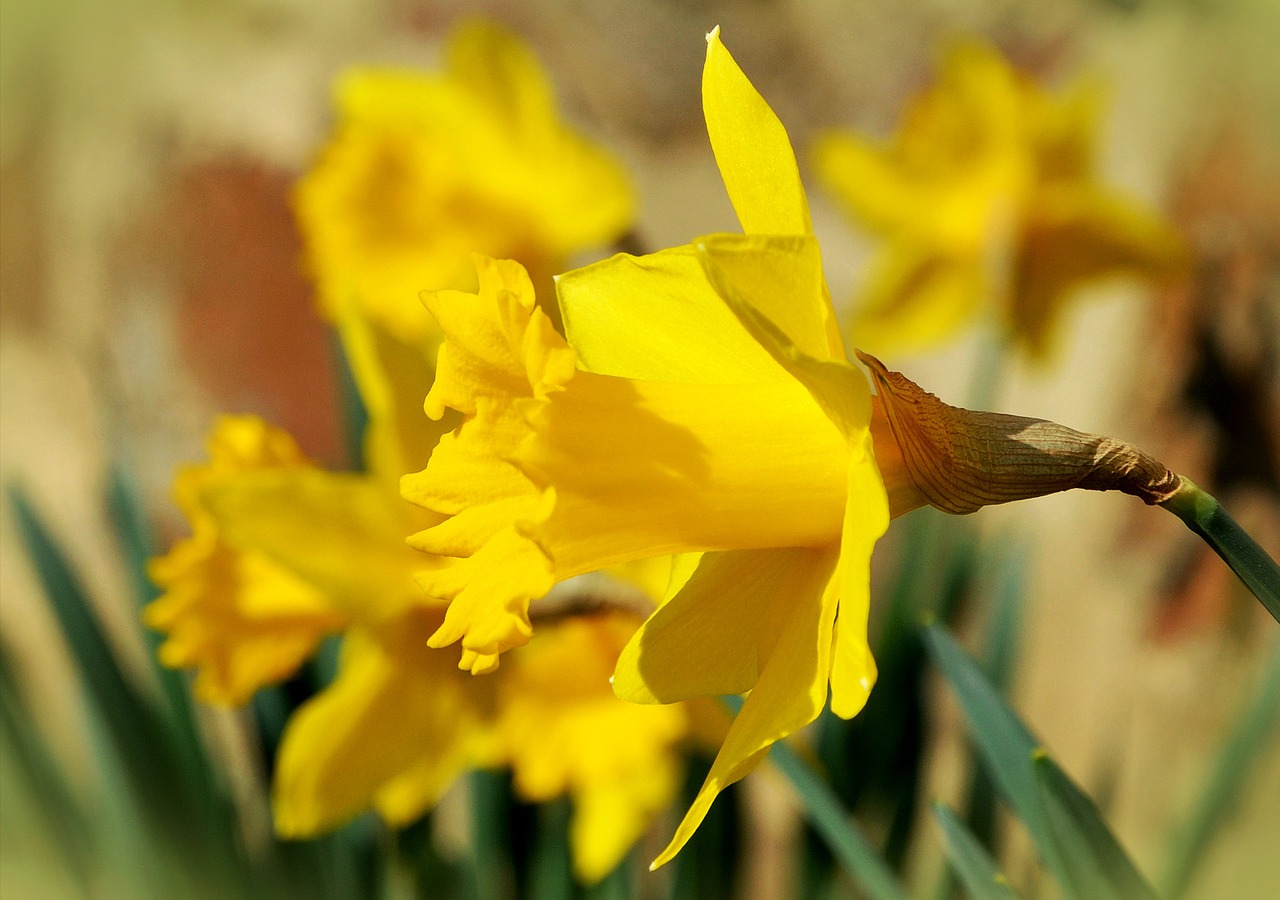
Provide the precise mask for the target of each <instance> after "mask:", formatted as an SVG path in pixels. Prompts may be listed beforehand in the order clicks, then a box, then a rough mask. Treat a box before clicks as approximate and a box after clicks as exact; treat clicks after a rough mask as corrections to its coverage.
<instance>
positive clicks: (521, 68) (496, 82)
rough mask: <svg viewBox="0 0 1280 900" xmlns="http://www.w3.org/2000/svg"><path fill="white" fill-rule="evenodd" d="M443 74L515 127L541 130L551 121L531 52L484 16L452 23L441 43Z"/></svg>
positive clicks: (551, 105) (542, 77)
mask: <svg viewBox="0 0 1280 900" xmlns="http://www.w3.org/2000/svg"><path fill="white" fill-rule="evenodd" d="M445 55H446V72H447V73H448V77H449V78H451V79H454V80H456V81H457V82H458V83H459V84H461V85H463V86H464V87H466V88H467V89H468V90H469V91H471V92H472V93H473V94H474V95H475V96H476V98H477V99H479V100H480V101H482V102H484V103H486V104H488V105H489V106H490V107H492V109H493V110H494V111H495V112H497V113H499V114H500V115H501V116H502V117H503V118H504V119H505V120H507V121H509V122H510V123H512V127H513V128H515V129H516V130H519V131H523V132H526V133H536V132H538V131H547V130H549V126H551V125H552V124H553V123H554V122H555V100H554V98H553V97H552V94H551V86H550V84H548V83H547V76H546V74H545V73H544V72H543V71H542V66H541V65H540V64H539V63H538V60H537V57H535V56H534V55H533V51H532V50H530V49H529V47H528V46H527V45H526V44H525V43H524V42H523V41H521V40H520V39H519V38H517V37H516V36H515V35H514V34H512V33H511V32H509V31H507V30H506V29H504V28H501V27H500V26H498V25H497V24H495V23H493V22H492V21H489V20H487V19H472V20H469V21H464V22H462V23H460V24H459V25H457V26H455V27H454V29H453V30H452V32H451V33H450V35H449V41H448V43H447V45H446V47H445Z"/></svg>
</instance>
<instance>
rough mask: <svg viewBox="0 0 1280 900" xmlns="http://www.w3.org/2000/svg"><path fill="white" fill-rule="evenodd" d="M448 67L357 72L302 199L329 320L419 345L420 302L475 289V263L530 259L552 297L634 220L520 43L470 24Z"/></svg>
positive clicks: (450, 50)
mask: <svg viewBox="0 0 1280 900" xmlns="http://www.w3.org/2000/svg"><path fill="white" fill-rule="evenodd" d="M445 57H446V58H445V65H444V71H443V72H441V73H440V74H438V75H428V74H423V73H419V72H416V71H413V70H409V69H389V68H381V69H375V68H356V69H351V70H349V71H347V72H345V73H344V74H343V75H342V76H341V77H340V78H339V79H338V83H337V87H336V90H335V103H336V107H337V125H336V130H335V133H334V136H333V138H332V140H331V141H330V143H329V144H328V146H327V147H326V148H325V149H324V151H323V153H322V154H321V155H320V157H319V159H318V160H317V162H316V164H315V165H314V167H313V168H312V169H311V170H310V171H309V172H308V173H307V174H306V176H305V177H304V178H303V179H302V180H301V182H300V183H299V185H298V189H297V193H296V195H295V208H296V211H297V217H298V223H299V225H300V227H301V230H302V235H303V238H304V242H305V249H306V261H307V267H308V269H309V270H310V272H311V274H312V276H313V277H314V278H315V281H316V284H317V286H318V288H319V294H320V299H321V305H322V307H323V308H324V309H325V310H327V311H328V312H329V314H330V315H335V316H336V315H337V311H339V310H341V309H342V308H343V307H344V306H345V305H346V304H349V303H355V304H357V305H358V306H360V307H362V308H363V309H365V310H366V313H367V314H368V315H369V316H370V317H371V318H373V319H375V320H376V321H378V322H380V323H381V324H382V325H383V326H384V327H386V328H387V329H389V330H390V331H391V333H392V334H394V335H396V336H397V337H398V338H399V339H401V340H403V341H406V342H411V343H419V344H420V343H421V342H422V340H423V338H424V336H426V335H429V334H431V333H433V331H434V327H433V324H432V323H431V320H430V318H429V317H428V316H427V315H426V314H425V313H424V312H423V310H422V307H421V305H420V304H419V303H418V302H417V296H418V293H419V291H421V290H422V289H423V288H424V287H450V286H452V287H460V288H466V287H472V286H474V273H473V270H472V268H471V266H470V263H469V259H470V256H469V254H470V253H471V252H473V251H480V252H483V253H488V254H491V255H494V256H503V257H511V258H514V259H519V260H521V261H522V262H524V263H525V264H526V265H527V266H528V267H529V268H530V270H531V271H534V272H536V273H537V275H538V277H539V278H540V279H545V280H546V283H547V284H548V285H549V284H550V277H551V275H552V273H554V272H558V271H561V270H562V269H563V268H564V266H565V263H566V262H567V260H568V258H569V257H570V256H571V255H572V254H574V253H576V252H579V251H581V250H583V249H587V248H590V247H596V246H600V245H603V244H606V243H608V242H609V241H611V240H613V239H614V238H616V237H618V236H619V235H620V234H621V233H622V232H623V231H625V230H626V229H627V228H628V227H629V225H630V223H631V218H632V215H633V207H634V199H633V196H632V191H631V187H630V184H629V182H628V180H627V177H626V174H625V173H624V171H623V169H622V168H621V166H620V165H619V164H618V163H617V162H616V161H615V160H614V158H613V157H612V156H610V155H609V154H608V153H607V152H606V151H604V150H603V149H602V148H600V147H597V146H595V145H594V144H591V143H589V142H588V141H587V140H586V139H585V138H583V137H582V136H581V135H579V134H578V133H577V132H575V131H573V130H572V129H570V128H569V127H568V126H566V125H565V124H564V123H563V122H562V121H561V120H560V118H559V116H558V114H557V112H556V105H555V101H554V97H553V95H552V92H551V89H550V86H549V84H548V82H547V78H546V75H545V73H544V72H543V71H542V68H541V66H540V65H539V64H538V61H537V60H536V58H535V57H534V56H533V53H532V52H531V51H530V50H529V48H528V47H526V46H525V45H524V44H523V43H522V42H520V41H519V40H518V39H517V38H516V37H515V36H513V35H511V34H509V33H507V32H506V31H504V30H502V29H500V28H499V27H497V26H496V25H493V24H491V23H488V22H482V21H477V22H471V23H468V24H465V25H463V26H460V27H459V28H457V29H456V30H455V32H454V34H453V36H452V37H451V39H450V40H449V42H448V44H447V46H446V51H445Z"/></svg>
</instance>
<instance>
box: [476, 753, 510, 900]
mask: <svg viewBox="0 0 1280 900" xmlns="http://www.w3.org/2000/svg"><path fill="white" fill-rule="evenodd" d="M467 787H468V788H469V789H470V792H471V854H472V857H471V864H472V873H471V874H472V891H473V893H472V897H474V898H475V900H500V898H503V897H508V896H512V895H513V893H514V888H515V876H514V873H513V870H512V863H511V856H510V854H509V853H508V850H507V843H508V836H509V834H510V831H509V829H508V827H507V826H508V820H509V815H510V811H511V799H512V798H511V777H510V775H509V774H508V773H506V772H498V771H490V770H487V769H477V770H476V771H474V772H472V773H471V774H470V775H469V776H468V784H467Z"/></svg>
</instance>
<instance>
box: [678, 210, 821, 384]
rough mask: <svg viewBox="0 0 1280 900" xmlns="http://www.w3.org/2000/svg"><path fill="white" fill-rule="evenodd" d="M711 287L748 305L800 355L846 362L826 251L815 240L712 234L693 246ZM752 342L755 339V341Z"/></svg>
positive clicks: (809, 236) (807, 236) (800, 236)
mask: <svg viewBox="0 0 1280 900" xmlns="http://www.w3.org/2000/svg"><path fill="white" fill-rule="evenodd" d="M694 246H695V247H696V249H697V252H698V258H699V260H700V261H701V262H702V263H703V265H704V266H705V267H706V268H707V270H708V272H714V276H713V277H712V281H713V283H714V284H715V285H716V286H717V289H718V290H719V288H720V287H722V286H723V287H726V288H727V289H728V290H729V291H730V292H731V293H732V294H733V295H734V296H736V297H740V298H743V299H745V300H747V301H748V302H750V303H751V304H752V305H753V306H754V307H755V308H756V309H757V310H758V311H759V312H760V313H761V314H762V315H763V316H764V317H765V318H767V319H768V320H769V321H771V322H773V323H774V324H775V325H777V326H778V328H779V329H780V330H781V331H782V333H783V334H785V335H786V336H787V339H788V340H789V341H790V342H791V343H792V344H793V345H795V347H796V349H797V350H799V351H800V352H801V353H805V354H808V355H809V356H813V357H816V358H818V359H844V358H845V356H844V345H843V343H842V341H841V339H840V326H839V323H838V322H837V321H836V317H835V311H834V310H833V309H832V308H831V299H830V297H829V296H828V295H827V283H826V280H825V279H824V278H823V276H822V252H821V250H820V249H819V248H818V241H817V239H816V238H814V237H813V236H812V235H795V236H791V235H788V236H778V235H756V234H750V235H733V234H713V235H708V236H706V237H703V238H699V239H698V240H697V241H695V242H694ZM753 340H755V338H754V336H753Z"/></svg>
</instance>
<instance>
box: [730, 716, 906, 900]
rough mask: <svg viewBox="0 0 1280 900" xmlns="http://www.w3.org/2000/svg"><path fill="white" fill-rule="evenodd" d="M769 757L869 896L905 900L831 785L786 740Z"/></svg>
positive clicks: (816, 827)
mask: <svg viewBox="0 0 1280 900" xmlns="http://www.w3.org/2000/svg"><path fill="white" fill-rule="evenodd" d="M721 700H722V702H723V703H724V704H725V705H726V706H728V707H729V708H730V709H731V710H732V711H733V712H734V713H737V712H738V710H740V709H741V708H742V699H741V698H740V697H722V698H721ZM769 759H770V760H772V761H773V764H774V766H776V767H777V769H778V771H779V772H781V773H782V774H783V776H784V777H785V778H786V779H787V780H788V781H789V782H791V786H792V787H793V788H795V790H796V794H797V795H799V797H800V802H801V804H802V805H803V806H804V811H805V815H806V816H808V817H809V821H810V822H811V823H813V826H814V828H815V829H816V830H817V832H818V834H820V835H821V836H822V838H823V839H824V840H825V841H826V842H827V846H828V847H829V848H830V849H831V853H832V854H833V855H834V856H835V858H836V859H837V860H838V861H839V862H840V865H842V866H843V867H844V869H845V871H846V872H848V873H849V876H850V877H852V878H853V880H854V882H855V883H857V884H858V885H859V886H861V888H862V889H863V890H864V891H865V892H866V895H867V896H868V897H870V898H871V900H906V897H907V895H906V893H905V892H904V891H903V889H902V886H901V885H900V884H898V880H897V878H896V877H895V876H894V874H893V870H892V869H891V868H889V864H888V863H886V862H885V861H884V859H883V858H882V857H881V856H880V854H879V853H877V852H876V849H875V848H874V847H873V846H872V845H871V842H870V841H868V840H867V838H866V837H865V836H864V835H863V834H862V832H861V831H860V830H859V829H858V827H857V825H855V824H854V821H853V819H851V818H850V817H849V815H848V814H847V813H846V812H845V810H844V808H843V807H842V806H841V805H840V800H839V798H838V797H836V794H835V791H833V790H832V789H831V786H830V785H829V784H827V783H826V782H825V781H823V780H822V779H821V778H819V777H818V774H817V773H816V772H814V771H813V769H812V768H811V767H810V766H809V764H808V763H806V762H805V761H804V760H802V759H801V758H800V757H799V756H797V755H796V754H795V752H794V751H793V750H792V749H791V748H790V747H788V746H787V745H786V743H785V742H784V741H779V742H778V743H776V744H774V745H773V746H772V747H771V748H770V749H769Z"/></svg>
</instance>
